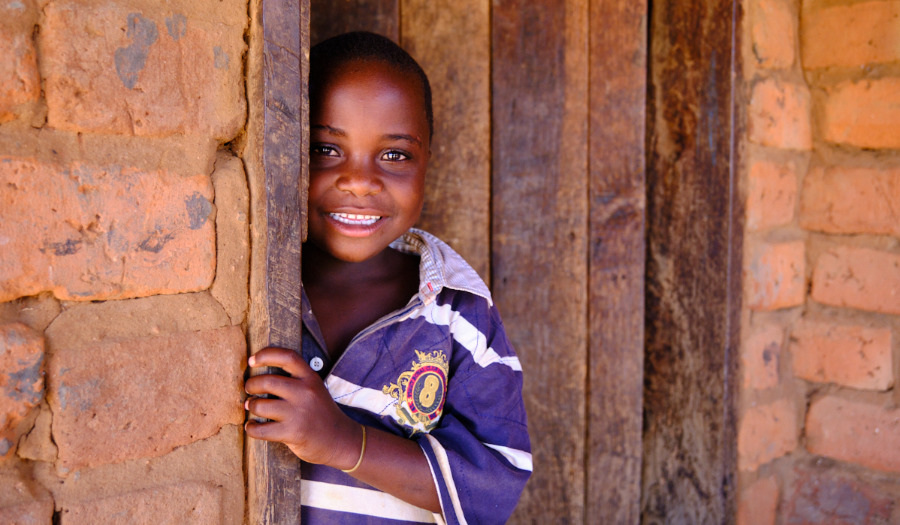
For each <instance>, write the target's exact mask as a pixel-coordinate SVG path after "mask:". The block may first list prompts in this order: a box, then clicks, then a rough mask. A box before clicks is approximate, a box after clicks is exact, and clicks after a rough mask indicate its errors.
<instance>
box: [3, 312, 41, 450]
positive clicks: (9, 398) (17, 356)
mask: <svg viewBox="0 0 900 525" xmlns="http://www.w3.org/2000/svg"><path fill="white" fill-rule="evenodd" d="M43 362H44V339H43V338H42V337H41V336H40V335H38V334H37V333H35V332H34V331H32V330H31V329H30V328H28V327H27V326H25V325H23V324H19V323H6V324H0V459H2V458H4V457H10V456H11V455H12V453H13V452H14V450H15V445H16V443H17V442H18V439H19V437H20V436H21V434H22V432H23V430H26V429H20V428H19V423H20V422H22V419H23V418H25V416H26V415H28V413H29V412H30V411H31V409H32V408H34V407H35V406H37V405H38V403H40V402H41V399H43V397H44V374H43Z"/></svg>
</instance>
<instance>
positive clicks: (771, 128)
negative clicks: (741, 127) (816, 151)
mask: <svg viewBox="0 0 900 525" xmlns="http://www.w3.org/2000/svg"><path fill="white" fill-rule="evenodd" d="M810 107H811V102H810V95H809V90H808V89H807V88H806V86H803V85H796V84H787V83H785V82H783V81H781V80H778V79H775V78H767V79H764V80H762V81H760V82H758V83H757V84H756V85H755V86H753V92H752V94H751V96H750V111H749V127H750V141H751V142H753V143H756V144H762V145H763V146H772V147H776V148H782V149H789V150H809V149H810V148H812V126H811V124H810Z"/></svg>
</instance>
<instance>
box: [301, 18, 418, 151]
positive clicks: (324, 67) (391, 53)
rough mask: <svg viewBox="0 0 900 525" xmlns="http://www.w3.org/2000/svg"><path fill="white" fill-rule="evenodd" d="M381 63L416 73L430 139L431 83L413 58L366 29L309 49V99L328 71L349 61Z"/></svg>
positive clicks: (401, 70)
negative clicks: (419, 83) (420, 88)
mask: <svg viewBox="0 0 900 525" xmlns="http://www.w3.org/2000/svg"><path fill="white" fill-rule="evenodd" d="M354 61H361V62H380V63H383V64H386V65H389V66H391V67H394V68H396V69H397V71H400V72H403V73H409V74H412V75H414V76H416V77H417V78H418V79H419V80H420V81H421V83H422V94H423V95H424V100H425V118H426V119H427V121H428V132H429V141H430V139H431V138H432V136H433V135H434V110H433V108H432V105H431V83H429V82H428V75H426V74H425V70H423V69H422V66H420V65H419V63H418V62H416V60H415V59H414V58H413V57H411V56H410V55H409V53H407V52H406V51H404V50H403V48H402V47H400V46H399V45H397V44H396V43H395V42H394V41H393V40H391V39H390V38H387V37H385V36H382V35H379V34H376V33H370V32H368V31H353V32H351V33H344V34H341V35H337V36H333V37H331V38H329V39H327V40H323V41H321V42H319V43H318V44H316V45H314V46H313V47H312V49H310V50H309V98H310V100H314V98H315V97H316V96H317V94H318V92H319V90H320V89H321V88H322V82H324V81H325V79H327V78H328V76H329V74H330V73H331V72H333V71H334V70H335V69H337V68H338V67H340V66H343V65H344V64H347V63H348V62H354Z"/></svg>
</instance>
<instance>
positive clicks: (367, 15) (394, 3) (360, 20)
mask: <svg viewBox="0 0 900 525" xmlns="http://www.w3.org/2000/svg"><path fill="white" fill-rule="evenodd" d="M399 1H400V0H312V5H311V11H312V16H311V20H310V36H311V42H312V43H313V44H316V43H318V42H321V41H322V40H325V39H326V38H329V37H332V36H334V35H339V34H341V33H346V32H348V31H371V32H373V33H378V34H380V35H384V36H386V37H388V38H390V39H391V40H393V41H394V42H399V41H400V6H399Z"/></svg>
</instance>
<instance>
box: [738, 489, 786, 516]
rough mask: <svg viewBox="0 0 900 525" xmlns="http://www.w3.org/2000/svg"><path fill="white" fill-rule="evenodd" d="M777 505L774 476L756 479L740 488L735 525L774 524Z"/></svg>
mask: <svg viewBox="0 0 900 525" xmlns="http://www.w3.org/2000/svg"><path fill="white" fill-rule="evenodd" d="M777 507H778V483H777V482H776V481H775V479H774V478H763V479H760V480H757V481H756V482H755V483H753V484H752V485H750V486H749V487H747V488H745V489H743V490H741V495H740V500H739V501H738V514H737V525H774V524H775V510H776V508H777Z"/></svg>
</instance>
